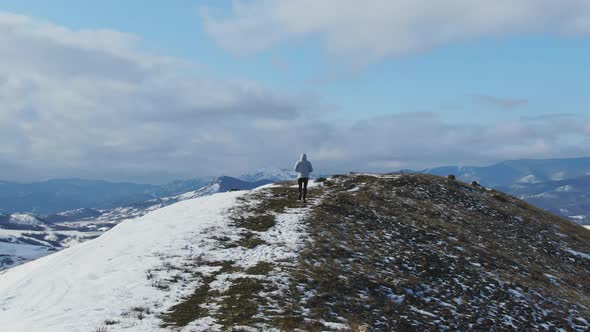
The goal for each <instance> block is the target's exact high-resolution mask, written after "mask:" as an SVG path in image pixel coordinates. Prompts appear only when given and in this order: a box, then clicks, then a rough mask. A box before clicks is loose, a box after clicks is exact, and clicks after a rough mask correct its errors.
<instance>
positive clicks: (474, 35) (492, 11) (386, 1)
mask: <svg viewBox="0 0 590 332" xmlns="http://www.w3.org/2000/svg"><path fill="white" fill-rule="evenodd" d="M233 4H234V5H233V8H232V12H231V13H230V14H229V16H226V17H222V16H220V15H218V14H216V13H210V12H209V11H208V10H207V9H204V10H203V12H202V17H203V19H204V26H205V29H206V31H207V32H208V33H209V35H210V36H211V37H213V38H214V39H215V40H216V41H217V43H218V44H219V45H220V46H222V47H224V48H226V49H228V50H231V51H233V52H235V53H238V54H249V53H254V52H260V51H263V50H266V49H269V48H271V47H274V46H276V45H278V44H281V43H285V42H292V41H296V40H300V39H303V38H317V40H319V41H320V44H321V45H322V47H323V48H324V49H325V50H326V51H327V52H328V53H330V54H332V55H334V56H335V57H337V58H340V59H345V61H346V62H348V63H354V64H357V65H366V64H369V63H372V62H375V61H377V60H379V59H382V58H384V57H389V56H398V55H405V54H410V53H416V52H422V51H426V50H430V49H433V48H436V47H440V46H443V45H446V44H449V43H455V42H462V41H468V40H473V39H478V38H481V37H496V36H505V35H508V34H528V33H538V32H552V33H557V34H590V1H588V0H567V1H555V0H497V1H473V0H434V1H415V0H369V1H359V0H322V1H317V0H289V1H272V0H251V1H239V0H237V1H234V2H233Z"/></svg>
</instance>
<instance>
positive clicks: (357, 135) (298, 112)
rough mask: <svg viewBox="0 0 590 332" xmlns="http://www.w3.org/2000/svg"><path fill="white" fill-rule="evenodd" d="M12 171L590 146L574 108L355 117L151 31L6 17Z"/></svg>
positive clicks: (471, 156)
mask: <svg viewBox="0 0 590 332" xmlns="http://www.w3.org/2000/svg"><path fill="white" fill-rule="evenodd" d="M0 44H1V45H2V47H0V58H1V59H2V61H1V62H0V136H1V139H0V174H1V175H0V179H3V180H25V181H26V180H35V179H42V178H48V177H92V178H106V179H115V180H136V181H159V180H169V179H173V178H183V177H195V176H204V175H219V174H222V173H226V174H240V173H241V172H246V171H249V170H252V169H256V168H259V167H287V168H289V167H291V166H292V163H293V162H294V161H295V159H296V158H297V157H298V156H299V154H300V153H301V152H307V153H308V154H309V156H310V158H311V159H312V160H313V161H314V162H315V163H316V164H315V166H316V168H317V169H326V170H337V171H348V170H378V171H386V170H392V169H398V168H402V167H423V166H433V165H437V164H445V163H450V164H457V163H466V162H468V163H478V162H487V161H496V160H501V159H509V158H510V159H512V158H522V157H558V156H578V155H590V144H589V143H590V130H589V128H590V123H589V122H584V121H583V119H572V118H571V117H556V118H550V119H549V118H545V119H543V118H538V119H522V120H520V121H514V122H508V123H498V124H490V125H488V126H483V125H461V124H449V123H446V122H445V121H443V120H442V119H441V118H439V117H438V116H437V115H435V114H430V113H407V114H398V115H391V116H387V117H381V118H375V119H367V120H365V121H361V122H359V123H356V124H354V125H352V126H341V125H337V124H333V123H331V122H329V121H323V120H322V119H326V116H325V113H326V112H327V109H330V110H331V107H332V106H326V105H324V104H323V103H322V100H321V98H320V97H318V96H313V95H302V94H287V93H284V92H280V91H276V90H273V89H271V88H268V87H264V86H261V85H259V84H257V83H256V82H252V81H248V80H220V79H216V78H214V77H210V76H208V75H204V74H202V73H200V71H199V69H198V68H199V67H198V66H196V65H194V64H191V63H187V62H186V61H182V60H180V59H176V58H170V57H166V56H162V55H158V54H152V53H150V52H147V51H145V50H144V49H143V47H142V45H141V40H140V39H139V38H137V36H134V35H129V34H125V33H121V32H117V31H109V30H70V29H67V28H63V27H60V26H56V25H54V24H51V23H47V22H41V21H37V20H34V19H30V18H27V17H23V16H17V15H11V14H0Z"/></svg>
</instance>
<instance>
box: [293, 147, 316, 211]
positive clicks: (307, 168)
mask: <svg viewBox="0 0 590 332" xmlns="http://www.w3.org/2000/svg"><path fill="white" fill-rule="evenodd" d="M295 172H297V176H298V180H297V183H298V184H299V199H301V197H302V196H301V195H302V194H303V201H304V202H305V198H306V196H307V182H308V181H309V173H311V172H313V168H312V167H311V163H310V162H309V161H308V160H307V156H306V155H305V153H304V154H302V155H301V159H300V160H299V161H298V162H297V163H296V164H295Z"/></svg>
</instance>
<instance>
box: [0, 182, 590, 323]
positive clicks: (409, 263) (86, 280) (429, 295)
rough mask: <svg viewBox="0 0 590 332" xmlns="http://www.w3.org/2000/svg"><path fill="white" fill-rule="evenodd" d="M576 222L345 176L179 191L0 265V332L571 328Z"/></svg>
mask: <svg viewBox="0 0 590 332" xmlns="http://www.w3.org/2000/svg"><path fill="white" fill-rule="evenodd" d="M589 274H590V231H588V230H585V229H584V228H583V227H581V226H579V225H576V224H574V223H572V222H570V221H567V220H565V219H562V218H560V217H558V216H555V215H552V214H550V213H548V212H546V211H543V210H540V209H537V208H535V207H533V206H531V205H529V204H527V203H525V202H523V201H520V200H518V199H516V198H514V197H511V196H508V195H505V194H503V193H501V192H498V191H494V190H488V189H486V188H482V187H477V186H469V185H464V184H462V183H461V182H458V181H449V180H447V179H445V178H440V177H435V176H431V175H424V174H396V175H370V174H362V175H346V176H335V177H332V178H329V179H327V180H326V181H323V182H321V183H317V182H312V183H311V184H310V191H309V200H308V202H307V203H303V202H301V201H298V200H297V190H296V189H295V187H294V185H293V183H292V182H290V183H281V184H274V185H269V186H264V187H260V188H257V189H255V190H252V191H237V192H226V193H218V194H214V195H208V196H204V197H197V198H192V199H186V200H183V201H180V202H177V203H175V204H172V205H170V206H167V207H164V208H161V209H158V210H156V211H153V212H150V213H148V214H146V215H144V216H142V217H140V218H136V219H130V220H126V221H124V222H122V223H120V224H119V225H117V226H116V227H114V228H113V229H111V230H110V231H108V232H107V233H105V234H104V235H103V236H101V237H99V238H97V239H94V240H91V241H87V242H86V243H84V244H82V245H79V246H74V247H71V248H68V249H65V250H62V251H60V252H58V253H55V254H53V255H49V256H46V257H43V258H40V259H38V260H35V261H33V262H29V263H26V264H23V265H20V266H17V267H15V268H12V269H10V270H7V271H4V272H3V273H0V321H1V322H2V328H3V329H6V330H7V331H41V332H43V331H72V332H76V331H227V330H262V331H266V330H329V331H336V330H365V331H368V330H379V331H394V330H395V331H411V330H416V331H430V330H433V331H438V330H440V329H444V330H452V331H455V330H471V329H473V330H476V329H481V330H497V331H542V330H548V331H551V330H556V331H557V330H564V331H586V330H588V329H589V328H590V322H589V321H588V319H587V317H590V309H589V308H590V279H589V278H587V276H588V275H589Z"/></svg>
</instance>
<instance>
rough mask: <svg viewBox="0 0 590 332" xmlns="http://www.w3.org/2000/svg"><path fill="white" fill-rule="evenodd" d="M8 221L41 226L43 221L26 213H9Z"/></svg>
mask: <svg viewBox="0 0 590 332" xmlns="http://www.w3.org/2000/svg"><path fill="white" fill-rule="evenodd" d="M9 223H11V224H19V225H30V226H41V225H44V222H42V221H41V220H39V219H38V218H36V217H35V216H33V215H30V214H28V213H13V214H11V215H10V220H9Z"/></svg>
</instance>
